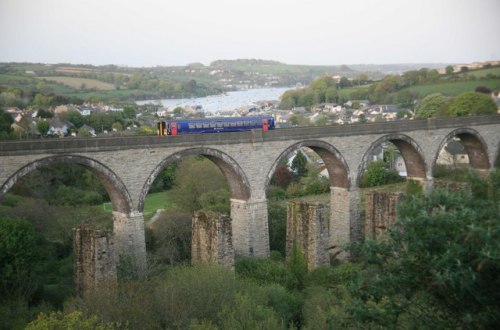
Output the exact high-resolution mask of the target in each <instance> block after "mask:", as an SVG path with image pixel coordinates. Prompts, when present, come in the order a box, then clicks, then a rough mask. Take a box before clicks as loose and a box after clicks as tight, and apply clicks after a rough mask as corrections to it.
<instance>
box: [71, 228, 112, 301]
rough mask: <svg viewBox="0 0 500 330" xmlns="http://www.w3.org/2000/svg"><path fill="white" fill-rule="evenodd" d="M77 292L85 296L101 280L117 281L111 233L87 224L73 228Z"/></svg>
mask: <svg viewBox="0 0 500 330" xmlns="http://www.w3.org/2000/svg"><path fill="white" fill-rule="evenodd" d="M73 248H74V249H73V251H74V255H75V264H74V269H75V285H76V293H77V294H78V295H80V296H83V295H84V294H85V293H86V292H89V291H92V290H94V289H95V288H96V287H97V285H98V284H99V283H100V282H103V281H110V282H116V262H115V251H114V244H113V239H112V237H111V234H110V233H106V232H104V231H101V230H92V229H90V228H88V227H86V226H85V225H80V226H78V227H77V228H73Z"/></svg>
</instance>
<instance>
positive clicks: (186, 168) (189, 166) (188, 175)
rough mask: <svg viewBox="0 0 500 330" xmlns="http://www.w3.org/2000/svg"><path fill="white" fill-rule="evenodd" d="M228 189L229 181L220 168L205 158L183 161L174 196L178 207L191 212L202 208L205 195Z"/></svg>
mask: <svg viewBox="0 0 500 330" xmlns="http://www.w3.org/2000/svg"><path fill="white" fill-rule="evenodd" d="M219 189H226V190H228V188H227V181H226V179H225V178H224V176H223V175H222V173H221V171H220V170H219V168H218V167H217V166H216V165H215V164H214V163H212V162H211V161H210V160H208V159H206V158H204V157H189V158H186V159H183V160H182V161H181V162H180V163H179V165H178V167H177V171H176V173H175V180H174V187H173V188H172V196H174V201H175V203H176V206H177V207H179V208H180V209H182V210H186V211H189V212H193V211H198V210H200V209H201V208H202V204H201V201H200V198H201V196H202V195H203V194H204V193H207V192H210V191H215V190H219Z"/></svg>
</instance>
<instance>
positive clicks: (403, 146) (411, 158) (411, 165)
mask: <svg viewBox="0 0 500 330" xmlns="http://www.w3.org/2000/svg"><path fill="white" fill-rule="evenodd" d="M384 142H391V143H392V144H394V145H395V146H396V148H398V150H399V152H400V153H401V156H402V157H403V160H404V162H405V165H406V172H407V173H408V177H410V178H421V179H425V178H426V173H427V167H426V163H425V158H424V156H423V155H424V153H423V151H422V149H421V148H420V146H419V145H418V144H417V142H415V141H414V140H413V139H412V138H411V137H409V136H407V135H404V134H391V135H385V136H383V137H381V138H379V139H377V140H376V141H375V142H373V143H372V144H371V145H370V147H369V148H368V150H366V152H365V154H364V155H363V160H362V161H361V164H359V168H358V177H357V179H356V181H357V186H359V184H360V182H361V177H362V175H363V173H364V171H365V169H366V167H367V166H368V163H369V157H370V155H371V153H372V151H373V149H374V148H375V147H376V146H378V145H380V144H381V143H384Z"/></svg>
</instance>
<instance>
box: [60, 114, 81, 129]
mask: <svg viewBox="0 0 500 330" xmlns="http://www.w3.org/2000/svg"><path fill="white" fill-rule="evenodd" d="M59 118H60V119H61V120H67V121H69V122H70V123H72V124H73V125H75V127H76V128H80V127H82V126H83V124H85V120H84V118H83V116H82V114H81V113H80V112H78V111H77V110H69V111H67V112H64V113H62V114H60V115H59Z"/></svg>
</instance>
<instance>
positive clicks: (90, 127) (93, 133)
mask: <svg viewBox="0 0 500 330" xmlns="http://www.w3.org/2000/svg"><path fill="white" fill-rule="evenodd" d="M81 130H87V132H89V134H90V136H96V133H95V129H94V128H93V127H92V126H89V125H83V126H82V127H80V129H79V130H78V131H81Z"/></svg>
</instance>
